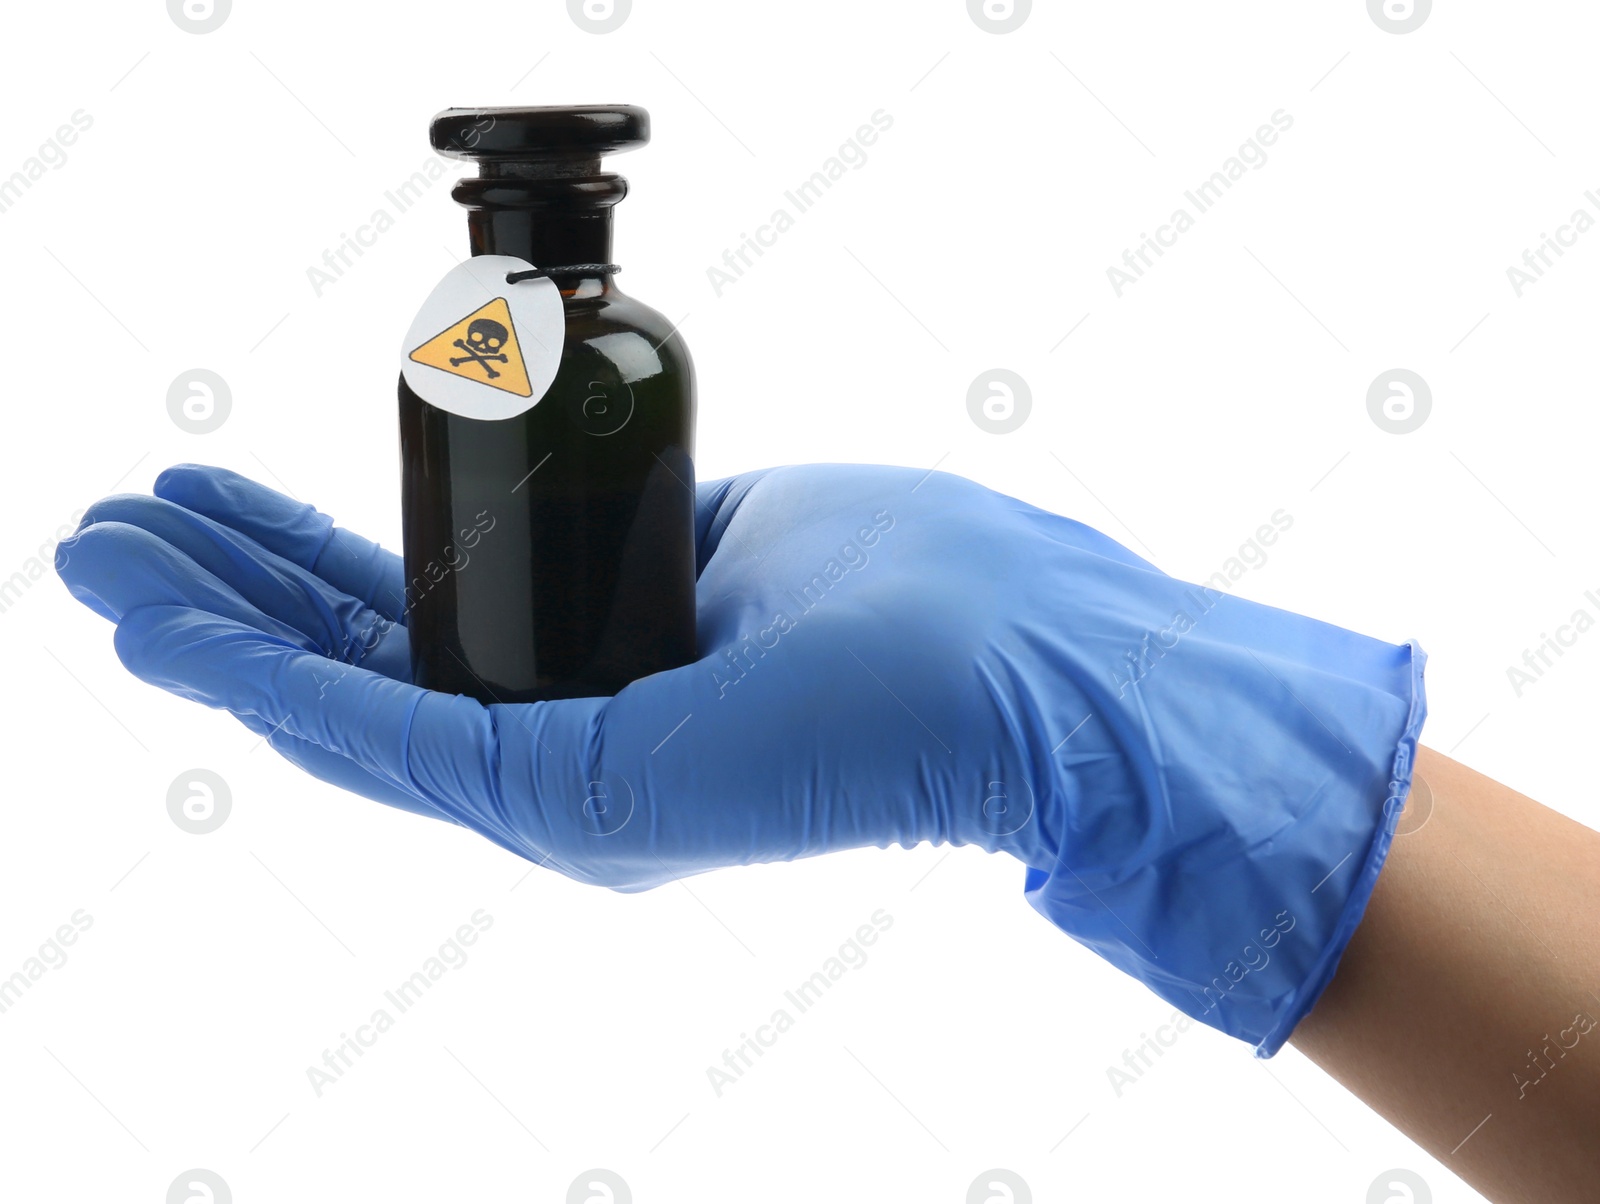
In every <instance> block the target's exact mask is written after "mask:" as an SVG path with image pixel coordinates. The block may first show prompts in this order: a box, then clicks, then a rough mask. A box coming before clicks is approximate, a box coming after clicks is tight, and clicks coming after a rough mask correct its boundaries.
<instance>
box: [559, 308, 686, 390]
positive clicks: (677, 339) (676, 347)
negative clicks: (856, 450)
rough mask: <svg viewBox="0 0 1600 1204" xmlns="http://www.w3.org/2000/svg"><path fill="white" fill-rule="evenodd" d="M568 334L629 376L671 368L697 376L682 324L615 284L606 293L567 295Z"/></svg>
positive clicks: (641, 376) (671, 369) (571, 340)
mask: <svg viewBox="0 0 1600 1204" xmlns="http://www.w3.org/2000/svg"><path fill="white" fill-rule="evenodd" d="M565 305H566V311H567V339H568V341H569V342H580V343H584V344H587V345H589V346H590V347H592V348H593V349H594V350H595V351H597V352H599V353H600V354H601V355H604V356H605V357H606V358H607V359H610V360H611V361H613V362H614V363H616V364H617V365H618V367H619V368H620V369H622V370H623V372H624V375H625V376H626V377H628V378H630V379H635V380H637V379H643V378H645V377H649V376H654V375H656V374H657V373H661V372H666V373H671V374H676V375H681V376H684V377H686V378H689V379H692V378H693V373H694V361H693V359H692V358H691V356H690V354H689V348H688V344H686V343H685V342H684V341H683V334H682V332H681V331H679V330H678V329H677V324H676V323H674V322H673V321H672V320H671V319H669V318H668V317H667V316H666V315H665V314H663V313H661V312H660V311H659V310H657V309H654V308H652V307H651V306H649V305H646V304H645V303H644V302H643V301H640V300H639V299H638V298H636V297H631V296H629V295H628V294H627V293H624V292H621V291H620V290H618V289H616V288H612V289H610V290H608V291H607V292H606V293H605V294H604V295H603V296H600V297H588V298H568V299H567V300H566V302H565Z"/></svg>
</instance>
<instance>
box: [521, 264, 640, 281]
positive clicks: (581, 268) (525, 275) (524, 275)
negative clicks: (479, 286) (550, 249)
mask: <svg viewBox="0 0 1600 1204" xmlns="http://www.w3.org/2000/svg"><path fill="white" fill-rule="evenodd" d="M620 271H622V265H621V264H617V263H568V264H563V265H560V266H557V267H549V268H528V269H527V270H526V271H522V272H507V273H506V283H507V284H520V283H521V282H522V281H524V280H533V279H536V278H537V277H540V276H555V275H558V274H559V275H566V274H568V273H570V272H585V273H588V274H590V275H594V274H597V273H600V272H620Z"/></svg>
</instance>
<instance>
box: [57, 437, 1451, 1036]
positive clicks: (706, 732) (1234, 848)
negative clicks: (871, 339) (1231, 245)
mask: <svg viewBox="0 0 1600 1204" xmlns="http://www.w3.org/2000/svg"><path fill="white" fill-rule="evenodd" d="M155 493H156V496H155V497H144V496H132V495H122V496H116V497H111V498H107V499H105V500H103V501H101V502H98V503H96V504H95V505H94V506H93V507H92V508H91V509H90V510H89V511H88V513H87V514H86V515H85V517H84V519H83V523H82V525H81V527H80V529H79V532H78V534H77V535H76V536H75V537H74V539H73V540H71V541H69V542H68V543H67V544H65V545H63V548H62V552H61V555H60V556H59V558H58V569H59V571H60V573H61V576H62V577H63V578H64V579H65V581H66V582H67V584H68V586H69V588H70V589H71V591H72V593H73V594H74V595H75V596H76V597H77V598H79V599H80V600H81V601H83V602H84V603H85V604H87V605H88V606H90V607H92V608H93V609H94V610H96V611H97V612H98V613H100V614H102V615H104V616H106V617H107V618H109V619H111V620H112V621H113V622H115V623H116V624H117V630H116V649H117V654H118V656H120V657H121V658H122V661H123V663H124V664H125V665H126V666H127V667H128V669H129V670H131V671H132V672H133V673H135V674H137V675H138V676H139V677H141V678H143V679H144V680H146V681H148V682H151V683H153V684H155V685H158V686H161V687H162V688H164V689H167V690H170V691H172V692H173V693H176V694H180V695H182V696H184V697H186V698H192V699H194V700H196V701H198V702H203V703H205V704H206V705H208V706H213V707H223V708H226V709H227V710H228V711H230V712H232V713H233V714H234V715H235V716H237V717H238V718H239V719H240V720H241V721H242V722H243V723H245V724H246V725H247V726H248V727H250V728H251V730H253V731H256V732H258V733H261V734H263V735H266V736H267V738H268V740H269V742H270V743H271V745H272V746H273V747H274V748H275V749H277V750H278V751H279V752H280V753H282V754H283V755H284V756H286V757H288V758H289V759H290V760H291V761H293V762H295V763H296V764H297V765H299V766H301V767H302V768H304V769H305V770H307V771H308V772H310V773H312V774H314V775H315V776H317V777H319V778H321V779H323V780H324V781H327V782H331V783H333V784H334V785H337V786H340V787H343V788H345V789H347V790H352V791H355V792H356V793H359V794H363V795H366V796H367V797H369V798H373V799H376V800H378V801H380V802H383V803H388V804H390V805H392V806H396V807H402V808H405V809H406V810H410V811H415V812H420V813H422V814H428V815H434V816H438V817H440V818H444V819H448V820H452V821H454V822H456V823H459V824H463V825H465V826H467V827H469V828H472V829H473V830H475V831H477V832H480V833H482V834H483V835H485V836H487V837H488V838H489V839H490V840H493V841H495V842H496V843H498V844H500V845H503V846H504V847H505V848H507V849H510V850H511V851H512V852H514V853H516V854H518V855H519V856H522V857H525V858H528V859H530V860H532V861H535V862H538V863H540V864H543V865H547V866H549V867H551V868H552V869H556V870H559V871H560V872H562V873H564V874H567V875H569V876H571V877H573V878H575V879H578V880H581V881H585V882H592V883H597V884H601V885H605V886H609V887H613V888H616V889H619V890H643V889H646V888H648V887H652V886H656V885H659V884H661V883H663V882H667V881H670V880H672V879H673V878H675V877H678V876H682V875H687V874H691V873H696V872H699V871H703V870H707V869H711V868H713V867H717V866H727V865H741V864H747V863H751V862H767V861H787V860H790V859H792V858H796V857H805V856H810V855H812V854H816V853H824V852H828V851H830V850H833V849H847V848H856V847H860V846H864V845H874V846H878V847H880V848H882V847H887V846H888V845H890V844H900V845H903V846H906V847H911V846H914V845H917V844H919V843H921V842H923V841H932V842H934V843H950V844H958V845H964V844H972V845H977V846H979V847H981V848H983V849H986V850H989V851H991V852H1000V851H1003V852H1006V853H1010V854H1011V855H1012V856H1014V857H1016V858H1018V859H1020V860H1021V861H1022V862H1024V863H1025V864H1026V865H1027V867H1028V869H1027V879H1026V883H1025V891H1026V894H1027V897H1028V899H1029V901H1030V902H1031V903H1032V904H1033V905H1034V906H1035V907H1036V908H1037V909H1038V910H1039V911H1041V912H1042V913H1043V914H1044V915H1045V916H1047V917H1048V918H1049V919H1050V920H1051V921H1053V922H1054V923H1055V924H1057V925H1058V926H1059V927H1061V928H1062V929H1064V930H1065V931H1066V932H1067V933H1069V934H1070V935H1071V936H1073V937H1074V938H1075V939H1077V940H1079V941H1081V942H1083V943H1084V944H1085V945H1088V946H1089V947H1091V948H1093V949H1094V950H1096V951H1097V952H1098V953H1100V954H1101V955H1102V956H1104V957H1105V958H1106V959H1107V960H1109V961H1111V962H1112V963H1113V964H1115V965H1117V966H1119V967H1121V968H1122V969H1123V970H1125V971H1127V972H1128V973H1130V974H1133V975H1135V976H1136V977H1137V978H1139V979H1140V980H1142V981H1143V982H1145V983H1146V984H1148V985H1149V986H1150V987H1151V988H1152V989H1153V990H1154V991H1156V993H1157V994H1159V995H1161V996H1162V997H1163V998H1165V999H1167V1000H1169V1001H1170V1002H1171V1003H1172V1004H1173V1005H1174V1006H1176V1007H1178V1008H1181V1009H1183V1010H1184V1011H1186V1012H1188V1013H1189V1014H1190V1015H1192V1016H1195V1017H1197V1018H1199V1019H1202V1020H1204V1021H1205V1022H1206V1023H1208V1024H1211V1025H1213V1026H1215V1027H1217V1028H1219V1029H1221V1030H1223V1031H1225V1032H1228V1033H1231V1034H1233V1035H1235V1036H1238V1037H1241V1038H1243V1039H1245V1040H1247V1041H1250V1042H1252V1043H1253V1044H1255V1045H1256V1047H1257V1052H1258V1053H1260V1054H1261V1055H1263V1056H1267V1055H1270V1054H1271V1053H1273V1052H1275V1051H1276V1050H1277V1048H1278V1047H1279V1046H1280V1045H1281V1044H1282V1042H1283V1041H1284V1040H1285V1039H1286V1038H1287V1036H1288V1034H1289V1032H1290V1031H1291V1030H1292V1029H1293V1027H1294V1025H1295V1024H1296V1022H1298V1020H1299V1019H1300V1017H1301V1016H1303V1015H1304V1014H1305V1013H1306V1012H1307V1011H1308V1010H1310V1008H1311V1005H1312V1004H1313V1003H1314V1002H1315V1001H1316V998H1317V996H1318V995H1319V994H1320V993H1321V991H1322V989H1323V987H1324V986H1325V985H1326V984H1327V982H1328V980H1329V979H1330V978H1331V976H1332V974H1333V970H1334V967H1335V966H1336V964H1337V962H1338V959H1339V956H1340V954H1341V953H1342V952H1343V949H1344V946H1345V944H1346V942H1347V941H1348V940H1349V937H1350V934H1351V932H1352V931H1353V930H1354V928H1355V926H1356V924H1357V922H1358V921H1359V919H1360V917H1361V913H1362V911H1363V909H1364V908H1365V906H1366V901H1367V898H1368V895H1369V894H1370V892H1371V890H1372V886H1373V883H1374V881H1375V880H1376V877H1377V874H1378V871H1379V869H1380V868H1381V867H1382V864H1383V860H1384V857H1385V855H1386V853H1387V851H1388V847H1389V842H1390V839H1391V835H1392V833H1393V830H1394V824H1395V822H1396V820H1397V818H1398V813H1399V809H1400V805H1401V803H1402V802H1403V800H1404V798H1405V796H1406V793H1407V791H1408V790H1409V786H1410V778H1411V766H1412V762H1413V759H1414V755H1415V748H1416V738H1417V734H1418V732H1419V730H1420V728H1421V725H1422V721H1423V716H1424V713H1425V707H1424V702H1423V692H1422V666H1423V662H1424V659H1425V658H1424V655H1423V653H1422V652H1421V650H1420V649H1419V648H1418V647H1417V646H1416V645H1415V644H1405V645H1401V646H1394V645H1390V644H1386V643H1382V642H1380V641H1378V640H1374V639H1371V638H1368V637H1366V636H1362V635H1357V634H1355V633H1353V632H1350V631H1347V630H1344V629H1342V628H1339V627H1334V626H1331V625H1329V624H1327V623H1323V622H1319V621H1317V620H1315V619H1310V618H1306V617H1304V616H1301V615H1296V614H1291V613H1289V612H1287V611H1282V610H1277V609H1274V608H1272V607H1268V606H1262V605H1259V604H1256V603H1253V602H1249V601H1245V600H1242V599H1239V598H1234V597H1231V596H1226V595H1223V594H1220V593H1217V592H1215V591H1208V590H1205V589H1203V588H1201V587H1199V586H1194V585H1189V584H1186V583H1185V582H1182V581H1178V580H1175V579H1173V578H1172V577H1169V576H1167V575H1166V574H1164V573H1162V572H1160V571H1159V570H1158V569H1156V568H1155V567H1154V566H1153V565H1151V564H1149V563H1148V562H1146V561H1144V560H1142V559H1140V558H1139V557H1138V556H1135V555H1134V554H1133V553H1131V552H1129V551H1128V550H1127V549H1126V548H1124V547H1122V546H1121V545H1120V544H1118V543H1116V542H1115V541H1114V540H1112V539H1110V538H1108V537H1106V536H1105V535H1102V534H1101V533H1100V532H1098V531H1095V530H1093V529H1092V528H1090V527H1086V526H1084V525H1083V524H1081V523H1077V522H1074V521H1072V520H1071V519H1067V518H1062V517H1060V516H1058V515H1054V514H1049V513H1047V512H1045V511H1042V510H1039V509H1037V508H1035V507H1033V506H1029V505H1026V504H1025V503H1023V502H1019V501H1017V500H1015V499H1013V498H1009V497H1005V496H1003V495H1001V494H998V493H994V492H992V491H990V490H988V489H985V488H983V487H981V486H979V485H976V484H974V483H972V482H970V481H966V480H963V479H962V478H960V477H955V476H950V475H947V474H944V473H931V474H924V473H922V472H920V471H917V470H913V469H902V468H878V467H866V466H848V465H814V466H802V467H788V468H776V469H770V470H767V471H763V472H753V473H747V474H745V475H743V476H738V477H734V478H731V479H729V480H724V481H716V482H712V483H710V484H705V485H702V486H701V487H700V490H699V506H698V515H699V531H698V547H699V566H698V567H699V593H698V605H699V641H700V648H701V651H702V655H701V658H700V660H699V661H698V662H696V663H695V664H693V665H689V666H687V667H684V668H682V669H677V670H673V671H671V672H667V673H660V674H656V675H654V676H651V677H648V678H645V679H642V680H640V681H638V682H635V683H633V684H632V685H630V686H628V687H627V688H626V689H624V690H623V691H622V692H621V693H620V694H618V695H617V696H616V697H614V698H594V699H577V700H569V701H560V702H548V703H537V704H530V705H514V706H488V707H485V706H481V705H479V704H478V703H477V702H474V701H472V700H470V699H467V698H462V697H456V696H451V695H444V694H438V693H432V692H429V691H425V690H421V689H418V688H417V687H415V686H412V685H410V684H409V683H408V681H407V675H408V671H409V670H408V658H407V650H406V632H405V629H404V627H403V622H404V615H403V612H402V609H401V606H402V603H401V599H402V596H403V590H402V571H401V565H400V561H399V559H398V558H397V557H396V556H394V555H393V554H391V553H388V552H385V551H383V550H382V549H380V548H379V547H378V546H377V545H375V544H373V543H371V542H370V541H368V540H365V539H363V538H361V537H360V536H358V535H354V534H352V533H350V532H347V531H343V530H340V529H337V528H335V527H334V526H333V523H332V520H330V519H329V518H328V517H326V516H325V515H322V514H320V513H318V512H317V511H316V510H314V509H313V508H311V507H310V506H306V505H302V504H300V503H297V502H294V501H292V500H290V499H289V498H286V497H283V496H282V495H280V494H277V493H275V492H273V491H271V490H269V489H266V488H264V487H263V486H260V485H257V484H255V483H253V482H251V481H249V480H246V479H245V478H243V477H240V476H238V475H236V474H234V473H231V472H227V471H224V470H220V469H213V468H203V467H196V466H188V465H185V466H180V467H177V468H173V469H170V470H168V471H167V472H165V473H163V474H162V475H161V477H160V478H159V479H158V480H157V482H156V486H155ZM463 571H468V572H470V571H471V570H470V566H469V567H467V568H466V569H464V570H463Z"/></svg>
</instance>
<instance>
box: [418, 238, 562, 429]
mask: <svg viewBox="0 0 1600 1204" xmlns="http://www.w3.org/2000/svg"><path fill="white" fill-rule="evenodd" d="M532 266H533V265H532V264H529V263H526V262H525V261H524V260H521V259H518V258H515V257H514V256H509V255H474V256H472V257H471V258H470V259H467V260H464V261H463V262H462V263H461V264H459V265H458V266H457V267H455V268H452V269H451V270H450V271H449V272H448V273H447V274H446V275H445V277H444V279H443V280H441V281H440V282H439V284H438V285H437V286H436V287H435V288H434V290H433V292H432V293H431V294H429V296H428V299H427V300H426V301H425V302H424V303H423V305H422V308H421V309H420V310H419V311H418V312H417V316H416V317H415V318H414V319H413V320H412V323H411V328H410V329H409V330H408V331H407V332H406V339H405V342H404V343H403V344H402V345H401V349H400V368H401V372H402V373H403V374H404V376H405V379H406V384H407V385H409V386H410V387H411V390H412V391H413V392H414V393H416V394H417V396H418V397H420V398H422V400H423V401H426V402H427V403H429V404H430V405H433V406H437V407H438V408H440V409H443V410H448V411H449V412H450V413H452V414H459V415H460V416H461V417H463V418H477V419H482V420H486V421H497V420H502V419H506V418H513V417H515V416H516V415H518V414H521V413H523V412H525V411H527V410H529V409H531V408H532V407H533V406H535V405H537V404H538V402H539V400H540V399H541V398H542V397H543V396H544V395H545V393H546V392H547V391H548V390H549V388H550V382H551V381H553V380H554V379H555V376H556V372H557V370H558V369H559V368H560V366H561V353H562V349H563V347H564V345H565V341H566V312H565V309H564V307H563V305H562V300H561V293H560V291H559V290H558V289H557V288H556V286H555V284H554V283H553V282H552V281H551V280H550V279H549V277H547V276H536V275H533V274H532V273H529V272H528V269H529V268H531V267H532ZM519 273H521V274H523V276H526V277H527V278H520V277H519V275H518V274H519Z"/></svg>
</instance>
